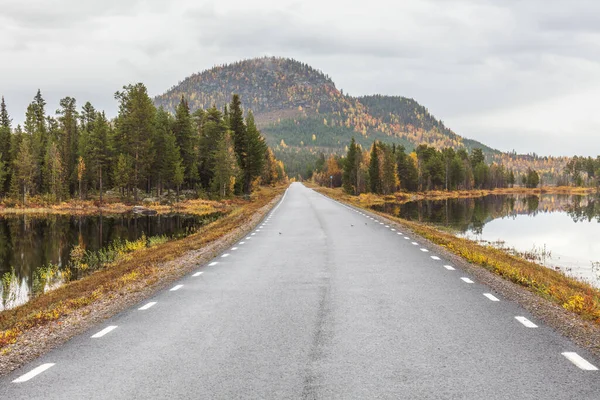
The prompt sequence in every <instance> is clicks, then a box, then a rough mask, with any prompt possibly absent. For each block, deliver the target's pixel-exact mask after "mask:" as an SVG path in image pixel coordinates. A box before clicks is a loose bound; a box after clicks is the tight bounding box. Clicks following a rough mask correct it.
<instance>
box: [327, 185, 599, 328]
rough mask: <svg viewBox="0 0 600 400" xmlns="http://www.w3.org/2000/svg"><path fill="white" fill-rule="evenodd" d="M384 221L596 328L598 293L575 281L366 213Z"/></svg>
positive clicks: (351, 200) (337, 192)
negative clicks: (569, 312)
mask: <svg viewBox="0 0 600 400" xmlns="http://www.w3.org/2000/svg"><path fill="white" fill-rule="evenodd" d="M317 190H318V191H319V192H321V193H323V194H325V195H327V196H329V197H332V198H334V199H336V200H339V201H342V202H345V203H347V204H350V205H353V206H357V207H361V208H367V209H368V206H369V205H372V204H377V201H378V198H380V199H379V200H380V201H381V202H383V201H384V200H383V196H376V195H369V196H370V197H369V198H362V199H361V197H360V196H349V195H347V194H345V193H344V192H343V191H342V190H341V189H328V188H319V189H317ZM368 211H369V212H371V213H373V214H379V215H381V216H384V217H385V218H387V219H390V220H393V221H396V222H398V223H400V224H402V225H404V226H406V227H408V228H409V229H411V230H412V231H413V232H415V233H417V234H419V235H421V236H423V237H425V238H426V239H428V240H430V241H432V242H433V243H436V244H438V245H440V246H442V247H444V248H445V249H447V250H449V251H451V252H452V253H454V254H457V255H459V256H461V257H463V258H464V259H466V260H467V261H469V262H470V263H472V264H474V265H478V266H480V267H483V268H485V269H487V270H489V271H492V272H493V273H495V274H497V275H500V276H501V277H503V278H505V279H508V280H510V281H512V282H514V283H516V284H518V285H521V286H523V287H526V288H527V289H529V290H530V291H531V292H534V293H536V294H538V295H539V296H541V297H543V298H545V299H547V300H549V301H551V302H553V303H555V304H558V305H560V306H562V307H563V308H564V309H566V310H569V311H571V312H573V313H575V314H577V315H579V316H581V317H582V318H583V319H585V320H591V321H594V322H595V323H597V324H600V290H599V289H596V288H595V287H593V286H591V285H589V284H587V283H584V282H581V281H579V280H577V279H574V278H571V277H568V276H566V275H563V274H561V273H559V272H557V271H554V270H552V269H549V268H546V267H544V266H541V265H539V264H536V263H533V262H530V261H527V260H524V259H522V258H519V257H517V256H514V255H511V254H508V253H506V252H504V251H502V250H499V249H496V248H494V247H491V246H482V245H480V244H478V243H475V242H473V241H471V240H467V239H463V238H458V237H456V236H454V235H453V234H451V233H448V232H444V231H441V230H439V229H436V228H435V227H432V226H431V225H427V224H422V223H417V222H412V221H406V220H403V219H400V218H397V217H394V216H391V215H389V214H385V213H381V212H375V211H373V210H371V209H369V210H368Z"/></svg>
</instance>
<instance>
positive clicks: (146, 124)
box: [0, 83, 287, 203]
mask: <svg viewBox="0 0 600 400" xmlns="http://www.w3.org/2000/svg"><path fill="white" fill-rule="evenodd" d="M115 99H116V100H117V101H118V103H119V112H118V115H117V117H116V118H114V119H113V120H109V119H108V118H107V117H106V115H105V113H104V112H101V111H98V110H96V109H95V108H94V107H93V106H92V104H90V103H89V102H87V103H85V104H84V105H83V107H82V108H81V109H78V108H77V103H76V100H75V99H74V98H71V97H65V98H64V99H62V100H60V108H59V109H58V110H57V111H56V115H55V116H50V115H47V114H46V102H45V101H44V99H43V97H42V94H41V92H40V91H39V90H38V92H37V94H36V95H35V97H34V99H33V101H32V102H31V103H30V104H29V106H28V107H27V111H26V114H25V122H24V124H23V126H22V127H21V126H20V125H17V127H16V128H14V129H13V128H12V126H11V124H12V120H11V118H10V116H9V114H8V111H7V107H6V104H5V101H4V98H2V101H1V103H0V198H12V199H13V200H15V201H19V202H22V203H26V202H27V198H28V197H30V196H35V195H38V196H40V197H41V198H42V199H43V200H45V201H50V202H54V201H64V200H67V199H69V198H74V197H78V198H80V199H85V198H87V197H88V196H89V195H90V193H97V194H98V195H99V199H100V201H101V202H102V200H103V198H102V196H103V193H104V192H105V188H114V189H118V191H119V193H120V195H121V197H122V198H125V197H127V198H128V199H129V198H130V197H131V195H133V198H134V199H135V201H137V200H138V195H139V192H142V193H155V194H156V195H157V196H158V197H160V196H162V195H163V194H164V192H165V191H166V192H167V194H170V192H171V190H173V191H175V192H176V194H177V196H178V198H179V194H180V189H187V190H193V191H194V192H195V193H197V194H199V193H200V192H205V193H208V194H210V195H216V196H220V197H225V196H229V195H232V194H248V193H250V192H251V191H252V189H253V187H255V186H256V185H257V184H259V183H264V184H273V183H276V182H278V181H281V180H285V179H287V177H286V175H285V170H284V167H283V164H282V163H281V162H280V161H278V160H276V159H275V157H274V155H273V152H272V151H271V149H269V148H268V147H267V145H266V144H265V140H264V138H263V136H262V135H261V133H260V132H259V130H258V129H257V128H256V125H255V123H254V117H253V115H252V113H251V112H248V113H247V115H246V116H245V117H244V112H243V110H242V107H241V101H240V98H239V96H238V95H233V97H232V99H231V103H230V104H229V105H227V106H225V107H224V110H223V111H221V110H218V109H217V108H215V107H214V106H213V107H212V108H210V109H208V110H203V109H199V110H196V111H195V112H193V113H192V112H191V111H190V107H189V105H188V102H187V100H186V99H185V98H184V97H183V96H182V97H181V99H180V102H179V104H178V105H177V107H176V110H175V115H173V114H171V113H169V112H167V111H165V110H164V109H163V108H162V107H161V108H158V109H157V108H156V107H155V106H154V104H153V102H152V99H151V98H150V97H149V95H148V92H147V89H146V87H145V86H144V85H143V84H141V83H138V84H135V85H128V86H124V87H123V90H121V91H118V92H116V93H115Z"/></svg>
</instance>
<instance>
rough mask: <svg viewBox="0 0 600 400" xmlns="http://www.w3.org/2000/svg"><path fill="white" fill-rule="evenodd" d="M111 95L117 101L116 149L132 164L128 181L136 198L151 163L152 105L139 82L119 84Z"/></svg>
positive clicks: (154, 110)
mask: <svg viewBox="0 0 600 400" xmlns="http://www.w3.org/2000/svg"><path fill="white" fill-rule="evenodd" d="M115 98H116V99H117V100H118V101H119V115H118V117H117V119H116V129H117V132H118V134H117V135H116V139H117V146H118V151H119V152H120V153H123V154H126V155H127V156H128V157H127V158H128V160H130V161H131V164H132V168H133V171H132V176H131V183H132V184H133V189H134V199H135V201H137V200H138V188H139V187H140V185H141V183H142V182H147V178H148V174H149V173H150V166H151V165H152V157H153V154H152V141H151V138H152V137H154V123H155V114H156V108H155V107H154V104H153V103H152V99H150V97H149V96H148V91H147V89H146V86H144V84H142V83H137V84H135V85H128V86H124V87H123V91H122V92H117V93H116V94H115Z"/></svg>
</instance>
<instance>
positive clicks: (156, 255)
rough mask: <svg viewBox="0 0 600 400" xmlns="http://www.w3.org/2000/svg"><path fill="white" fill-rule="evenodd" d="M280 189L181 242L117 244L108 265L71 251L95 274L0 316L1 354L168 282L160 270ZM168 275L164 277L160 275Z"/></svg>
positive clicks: (235, 207) (264, 191) (236, 207)
mask: <svg viewBox="0 0 600 400" xmlns="http://www.w3.org/2000/svg"><path fill="white" fill-rule="evenodd" d="M284 189H285V187H284V186H281V185H280V186H277V187H259V188H257V189H256V190H255V192H253V193H252V195H251V196H250V197H249V199H248V200H245V199H242V198H235V199H232V200H231V204H230V207H231V208H230V211H229V212H228V213H227V214H226V215H225V216H223V217H222V218H219V219H217V220H215V221H214V222H212V223H210V224H208V225H205V226H203V227H201V228H200V229H199V230H198V231H197V232H196V233H194V234H192V235H190V236H187V237H185V238H182V239H178V240H172V241H165V240H163V239H162V238H144V240H139V241H135V242H129V243H121V244H120V245H119V246H117V247H116V248H115V249H113V250H114V251H112V252H111V254H112V255H114V256H115V257H114V259H113V260H111V258H113V257H112V256H111V257H108V258H107V259H106V260H104V262H103V260H98V255H90V254H86V253H85V252H82V251H81V249H80V250H77V249H74V251H79V254H76V256H77V257H74V261H72V262H74V263H76V264H78V265H79V266H80V268H85V264H86V263H88V268H89V263H90V262H92V261H94V262H95V261H98V263H97V264H98V267H99V269H98V270H97V271H96V272H93V273H91V274H90V275H88V276H86V277H84V278H82V279H80V280H77V281H72V282H70V283H68V284H66V285H63V286H61V287H59V288H57V289H55V290H52V291H49V292H47V293H44V294H41V295H39V296H37V297H34V298H33V299H32V300H31V301H29V302H28V303H26V304H24V305H23V306H20V307H17V308H14V309H10V310H5V311H2V312H0V349H2V348H4V347H6V346H8V345H10V344H11V343H15V342H16V341H17V339H18V337H19V336H20V335H21V334H22V333H23V332H26V331H27V330H28V329H32V328H35V327H38V326H43V325H45V324H48V323H50V322H53V321H59V320H60V319H61V318H65V317H68V316H69V315H71V314H73V313H74V312H76V311H78V310H80V309H82V308H84V307H86V306H89V305H91V304H93V303H94V302H96V301H100V300H103V299H107V298H113V297H115V296H119V295H120V294H121V293H124V292H128V291H136V290H141V288H145V287H148V286H150V287H151V286H154V285H156V284H158V283H160V281H161V280H169V279H173V278H174V277H176V276H173V274H175V275H176V272H175V273H174V272H173V271H170V272H169V271H165V270H163V269H161V265H163V264H164V263H165V262H167V261H170V260H173V259H176V258H178V257H181V256H183V255H185V254H186V253H187V252H189V251H191V250H197V249H200V248H203V247H206V246H208V245H210V244H212V243H216V242H217V241H218V240H219V239H221V238H223V237H224V236H225V235H227V234H230V233H232V232H234V231H235V230H236V229H237V228H238V227H240V226H243V224H244V223H246V222H247V221H248V220H249V219H251V218H252V216H253V215H255V214H256V213H257V212H258V211H259V210H261V209H262V208H263V207H265V206H267V205H268V204H269V203H270V202H272V201H273V200H274V199H275V198H276V197H277V196H279V195H280V194H281V193H282V192H283V190H284ZM167 273H168V274H169V275H165V274H167ZM1 351H2V350H0V352H1ZM0 354H1V353H0Z"/></svg>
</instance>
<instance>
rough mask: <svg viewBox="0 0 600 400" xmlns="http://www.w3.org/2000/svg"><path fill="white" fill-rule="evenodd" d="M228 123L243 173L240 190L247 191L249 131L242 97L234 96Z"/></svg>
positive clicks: (229, 110)
mask: <svg viewBox="0 0 600 400" xmlns="http://www.w3.org/2000/svg"><path fill="white" fill-rule="evenodd" d="M227 110H228V115H227V122H228V125H229V128H230V130H231V134H232V137H233V147H234V150H235V154H236V157H237V161H238V165H239V167H240V170H241V173H242V179H241V180H240V182H239V184H240V188H241V190H242V191H245V187H246V181H245V175H246V170H247V168H248V146H249V144H248V131H247V128H246V124H245V123H244V112H243V110H242V102H241V101H240V96H239V95H237V94H234V95H233V96H232V98H231V104H230V106H229V107H228V109H227Z"/></svg>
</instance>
